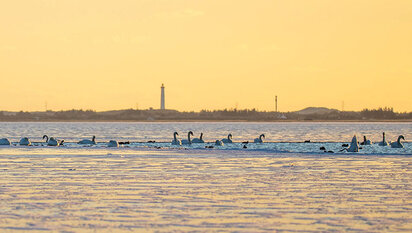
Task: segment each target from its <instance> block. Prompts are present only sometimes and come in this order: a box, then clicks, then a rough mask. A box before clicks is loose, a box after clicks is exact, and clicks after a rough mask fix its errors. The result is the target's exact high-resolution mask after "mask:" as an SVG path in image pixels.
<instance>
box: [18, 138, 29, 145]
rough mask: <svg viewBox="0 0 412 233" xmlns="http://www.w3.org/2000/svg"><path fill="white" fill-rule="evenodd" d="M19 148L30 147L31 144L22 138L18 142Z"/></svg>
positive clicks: (27, 139)
mask: <svg viewBox="0 0 412 233" xmlns="http://www.w3.org/2000/svg"><path fill="white" fill-rule="evenodd" d="M19 144H20V146H31V142H30V139H29V138H22V139H20V142H19Z"/></svg>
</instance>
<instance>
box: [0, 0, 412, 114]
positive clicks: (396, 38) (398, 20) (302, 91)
mask: <svg viewBox="0 0 412 233" xmlns="http://www.w3.org/2000/svg"><path fill="white" fill-rule="evenodd" d="M411 9H412V1H407V0H399V1H388V0H365V1H355V0H348V1H320V0H313V1H307V0H296V1H274V0H262V1H259V2H251V1H235V0H224V1H221V0H220V1H216V0H209V1H183V0H175V1H166V0H158V1H150V0H141V1H131V0H125V1H117V2H115V1H109V0H90V1H80V0H60V1H56V0H42V1H29V0H22V1H3V2H1V3H0V28H1V29H0V36H1V38H2V40H1V43H0V64H1V69H0V77H1V79H2V84H1V86H0V98H1V99H2V100H3V101H2V103H1V104H0V109H2V110H5V111H20V110H23V111H44V110H45V104H46V102H47V109H49V110H53V111H59V110H61V109H67V110H70V109H93V110H96V111H107V110H113V109H130V108H133V109H135V108H136V107H138V108H139V109H148V108H150V107H153V108H154V109H157V108H159V106H160V86H161V84H162V83H164V84H165V86H166V108H167V109H176V110H179V111H200V110H202V109H225V108H227V109H230V108H238V109H253V108H256V109H258V110H260V111H273V110H274V109H275V107H274V97H275V95H277V96H278V110H279V111H281V112H287V111H296V110H300V109H303V108H305V107H307V106H323V107H327V108H334V109H338V110H342V105H344V106H343V108H344V110H345V111H360V110H362V109H364V108H369V109H371V108H372V109H373V108H379V107H385V106H388V107H393V108H394V110H395V111H398V112H405V111H407V112H411V111H412V92H411V91H410V90H409V89H410V87H411V84H412V68H411V67H412V46H411V43H410V42H411V41H412V14H410V12H411Z"/></svg>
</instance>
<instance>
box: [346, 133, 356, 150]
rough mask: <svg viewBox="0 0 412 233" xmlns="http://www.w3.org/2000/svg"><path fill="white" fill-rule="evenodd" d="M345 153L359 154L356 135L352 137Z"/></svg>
mask: <svg viewBox="0 0 412 233" xmlns="http://www.w3.org/2000/svg"><path fill="white" fill-rule="evenodd" d="M346 151H347V152H359V145H358V139H357V138H356V135H354V136H353V138H352V142H351V143H350V146H349V148H348V149H346Z"/></svg>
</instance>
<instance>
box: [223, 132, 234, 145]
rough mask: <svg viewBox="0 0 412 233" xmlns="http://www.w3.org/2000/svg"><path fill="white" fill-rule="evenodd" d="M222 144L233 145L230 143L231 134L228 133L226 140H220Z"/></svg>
mask: <svg viewBox="0 0 412 233" xmlns="http://www.w3.org/2000/svg"><path fill="white" fill-rule="evenodd" d="M221 141H222V142H223V143H233V141H232V134H231V133H230V134H228V135H227V138H224V139H222V140H221Z"/></svg>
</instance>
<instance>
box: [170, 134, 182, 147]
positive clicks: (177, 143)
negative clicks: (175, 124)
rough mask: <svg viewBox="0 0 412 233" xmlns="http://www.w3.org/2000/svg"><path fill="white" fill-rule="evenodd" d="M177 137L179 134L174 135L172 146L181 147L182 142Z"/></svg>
mask: <svg viewBox="0 0 412 233" xmlns="http://www.w3.org/2000/svg"><path fill="white" fill-rule="evenodd" d="M176 135H179V134H178V133H177V132H174V133H173V140H172V145H178V146H181V145H182V142H181V141H180V139H177V137H176Z"/></svg>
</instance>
